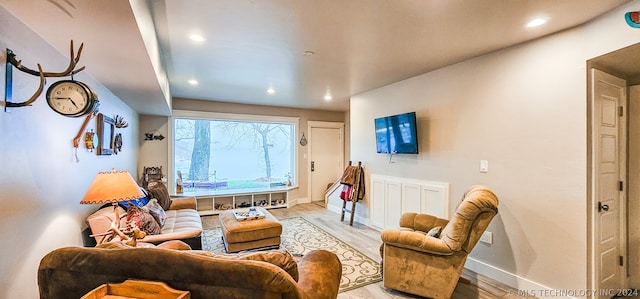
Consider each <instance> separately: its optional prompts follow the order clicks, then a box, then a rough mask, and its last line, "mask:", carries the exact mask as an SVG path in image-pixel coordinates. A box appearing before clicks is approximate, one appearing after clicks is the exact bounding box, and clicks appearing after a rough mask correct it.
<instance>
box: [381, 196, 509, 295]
mask: <svg viewBox="0 0 640 299" xmlns="http://www.w3.org/2000/svg"><path fill="white" fill-rule="evenodd" d="M497 213H498V197H497V196H496V195H495V194H494V193H493V192H492V191H491V190H490V189H489V188H487V187H485V186H480V185H478V186H473V187H471V188H469V189H468V190H467V192H465V194H464V196H463V200H462V202H461V203H460V205H459V206H458V208H457V209H456V213H455V215H454V216H453V217H451V219H450V220H446V219H441V218H437V217H434V216H431V215H427V214H416V213H405V214H403V215H402V217H401V218H400V228H399V229H386V230H383V231H382V234H381V238H382V242H383V247H382V248H381V253H382V257H383V270H382V273H383V280H384V287H386V288H391V289H395V290H399V291H403V292H407V293H410V294H415V295H420V296H424V297H429V298H436V299H441V298H450V297H451V294H452V293H453V291H454V289H455V287H456V285H457V283H458V279H459V278H460V275H461V274H462V269H463V268H464V263H465V261H466V260H467V255H468V254H469V253H470V252H471V250H472V249H473V247H474V246H475V245H476V244H477V243H478V241H479V240H480V236H482V233H483V232H484V231H485V229H486V228H487V226H489V223H490V222H491V220H492V219H493V217H494V216H495V215H496V214H497ZM436 232H438V233H437V234H436ZM432 234H433V235H434V236H431V235H432Z"/></svg>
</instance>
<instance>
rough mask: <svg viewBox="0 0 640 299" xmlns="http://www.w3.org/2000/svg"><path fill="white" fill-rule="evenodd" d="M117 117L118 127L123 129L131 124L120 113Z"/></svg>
mask: <svg viewBox="0 0 640 299" xmlns="http://www.w3.org/2000/svg"><path fill="white" fill-rule="evenodd" d="M115 119H116V128H118V129H122V128H126V127H128V126H129V124H128V123H127V122H126V121H124V117H122V116H120V115H116V117H115Z"/></svg>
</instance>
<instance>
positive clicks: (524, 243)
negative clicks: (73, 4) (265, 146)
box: [0, 1, 640, 298]
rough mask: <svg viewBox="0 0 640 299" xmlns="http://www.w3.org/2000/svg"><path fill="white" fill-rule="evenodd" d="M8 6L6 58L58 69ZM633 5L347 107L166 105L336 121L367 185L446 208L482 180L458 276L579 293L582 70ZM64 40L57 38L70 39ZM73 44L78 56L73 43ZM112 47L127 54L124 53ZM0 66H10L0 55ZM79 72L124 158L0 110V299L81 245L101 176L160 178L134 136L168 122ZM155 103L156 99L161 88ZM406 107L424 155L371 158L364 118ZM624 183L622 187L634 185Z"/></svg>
mask: <svg viewBox="0 0 640 299" xmlns="http://www.w3.org/2000/svg"><path fill="white" fill-rule="evenodd" d="M16 3H17V2H14V1H2V2H0V23H1V26H0V46H1V47H0V48H3V49H4V48H9V49H11V50H12V51H13V52H14V53H15V54H16V55H17V57H18V59H20V60H22V61H23V62H24V64H25V65H28V66H30V67H35V66H36V64H37V63H40V64H41V65H42V66H43V67H44V68H46V71H49V70H50V69H51V70H59V69H64V68H65V67H66V65H67V64H68V61H69V57H68V53H67V52H66V51H59V50H58V49H57V48H55V47H53V46H52V45H51V43H50V42H49V41H47V40H45V39H44V38H43V37H42V36H40V35H39V34H38V33H36V32H34V30H33V29H32V28H30V26H29V25H28V24H25V23H23V22H24V21H23V20H21V19H20V18H19V17H17V16H16V15H14V14H13V13H12V12H11V9H9V7H11V5H16ZM638 9H640V1H631V2H628V3H626V4H624V5H621V6H620V7H617V8H615V9H614V10H612V11H611V12H608V13H606V14H603V15H601V16H598V17H597V18H596V19H594V20H593V21H591V22H588V23H586V24H583V25H580V26H577V27H575V28H571V29H568V30H565V31H562V32H559V33H555V34H552V35H549V36H545V37H542V38H539V39H536V40H534V41H530V42H527V43H523V44H519V45H516V46H513V47H509V48H506V49H502V50H499V51H495V52H491V53H488V54H486V55H482V56H479V57H475V58H471V59H469V60H466V61H464V62H460V63H457V64H455V65H451V66H447V67H443V68H441V69H438V70H436V71H432V72H428V73H424V74H420V75H417V76H415V77H413V78H410V79H406V80H401V81H399V82H396V83H393V84H390V85H386V86H383V87H380V88H376V89H374V90H370V91H367V92H363V93H359V94H355V95H353V96H351V97H350V104H349V105H350V106H349V110H348V112H335V111H322V112H320V113H318V112H319V111H308V110H304V109H293V108H279V107H264V106H259V105H242V104H232V103H222V102H204V103H203V102H202V101H197V100H192V99H179V98H175V99H167V101H172V103H171V105H167V107H171V108H173V109H181V110H202V111H207V110H209V111H216V112H225V113H234V114H238V113H240V114H263V113H264V114H267V115H274V116H295V117H300V118H301V122H300V124H299V125H300V127H301V128H306V123H305V122H306V121H307V120H314V121H328V122H344V123H345V135H346V136H345V137H346V138H345V139H346V141H347V142H346V145H345V162H346V161H348V160H354V161H362V162H363V163H364V166H365V173H366V174H367V179H369V178H370V176H371V175H373V174H379V175H385V176H388V177H397V178H411V179H417V180H426V181H434V182H443V183H447V184H448V185H449V186H450V190H449V200H450V205H449V208H450V209H449V210H452V209H453V208H454V207H455V206H456V204H457V201H458V199H459V198H461V197H462V194H463V192H464V191H465V190H466V188H468V187H469V186H471V185H475V184H483V185H487V186H490V187H491V188H492V189H493V190H494V191H495V192H496V194H498V197H499V198H500V208H499V209H500V210H499V214H498V216H496V217H495V218H494V220H493V222H492V223H491V225H490V226H489V228H488V231H491V232H492V233H493V244H490V245H487V244H479V246H476V248H475V249H474V251H473V253H472V254H471V255H470V259H469V261H468V264H467V267H468V268H470V269H472V270H474V271H475V272H477V273H481V274H483V275H486V276H489V277H491V278H493V279H495V280H498V281H502V282H505V283H506V284H508V285H510V286H512V287H514V288H519V289H535V290H582V289H589V288H590V287H591V285H592V281H591V280H592V275H591V274H592V271H593V268H592V267H593V265H592V262H591V259H592V254H591V251H592V249H591V239H590V238H591V237H590V234H591V232H592V231H591V224H592V214H591V210H592V208H591V206H592V203H593V199H592V198H591V197H592V195H591V182H590V179H589V178H590V172H591V166H590V164H589V162H588V161H589V160H590V159H591V153H590V152H591V148H590V146H589V145H590V139H591V137H590V135H589V132H590V131H589V128H590V121H591V118H590V116H589V113H590V112H591V110H590V109H591V108H590V102H589V101H588V98H589V93H590V91H589V86H590V85H589V84H590V83H589V81H588V78H589V77H588V73H589V72H588V69H587V67H588V64H587V62H588V61H590V60H592V59H594V58H597V57H599V56H601V55H604V54H607V53H610V52H613V51H616V50H618V49H623V48H625V47H628V46H631V45H635V44H637V43H638V42H640V35H638V32H639V31H638V29H635V28H630V27H629V26H627V24H625V23H624V18H623V16H624V14H625V13H626V12H628V11H635V10H638ZM96 34H100V33H96ZM69 39H70V38H69V37H68V36H65V37H64V40H66V43H68V41H69ZM75 42H76V45H75V49H76V51H77V49H78V46H79V44H80V43H81V42H82V41H81V40H75ZM84 46H85V48H84V50H83V51H84V54H83V55H89V54H88V52H97V53H99V52H100V46H99V45H98V46H96V45H89V44H85V45H84ZM122 51H123V55H126V54H127V53H126V52H127V50H126V47H123V48H122ZM0 56H2V57H5V58H6V57H7V56H6V52H3V55H0ZM82 62H83V60H82V59H81V60H80V65H83V63H82ZM627 63H628V64H633V61H628V62H627ZM125 71H127V70H125ZM132 71H133V70H132ZM119 72H120V71H118V72H116V71H114V73H113V76H118V73H119ZM19 73H20V72H14V78H13V82H12V85H13V89H12V97H13V99H14V101H23V100H24V99H28V98H29V97H31V96H32V95H33V93H34V90H35V89H36V88H37V86H38V79H37V77H34V76H25V75H22V74H19ZM5 76H6V74H4V73H3V75H2V78H3V79H4V78H5ZM75 78H76V79H78V80H80V81H83V82H85V83H87V84H88V85H90V86H91V87H92V88H93V89H94V90H95V91H96V93H97V94H98V95H99V99H100V107H99V109H100V112H102V113H105V114H109V115H111V116H114V115H119V116H121V117H123V118H124V120H125V121H126V122H127V123H128V127H126V128H119V129H117V132H118V133H122V144H123V146H122V151H121V152H118V154H117V155H111V156H98V155H96V153H95V152H89V151H87V150H85V149H84V148H79V149H78V150H76V149H75V148H74V147H73V142H72V140H73V138H74V137H75V136H76V134H78V130H79V129H80V127H81V125H82V119H79V118H67V117H61V116H60V115H58V114H56V113H53V112H52V111H51V109H50V107H49V106H48V105H47V104H45V103H44V102H45V100H44V99H42V98H44V96H41V99H39V100H37V101H36V102H34V103H33V105H31V106H28V107H18V108H9V111H7V112H3V113H0V129H1V130H2V132H3V133H2V134H0V141H1V144H3V145H4V146H2V149H0V152H1V153H2V157H3V158H2V163H0V164H1V165H2V167H1V169H0V174H1V175H0V177H2V178H3V179H2V183H0V188H1V189H2V190H3V192H2V195H0V202H2V203H3V207H4V208H3V209H2V212H0V215H1V216H2V219H3V220H2V221H0V240H1V243H2V244H3V245H4V246H3V249H2V260H1V262H0V269H1V270H0V297H3V298H37V297H38V288H37V278H36V270H37V267H38V263H39V262H40V260H41V259H42V257H43V256H44V255H45V254H46V253H47V252H49V251H51V250H53V249H56V248H60V247H65V246H82V245H83V238H82V234H81V232H82V231H83V230H84V229H85V228H86V223H85V220H86V217H87V216H88V215H89V214H91V213H92V212H94V211H95V210H96V208H97V207H96V206H95V205H81V204H80V199H81V198H82V197H83V196H84V194H85V192H86V189H87V187H88V186H89V184H90V183H91V181H92V179H93V177H94V176H95V174H96V173H97V172H99V171H105V170H109V169H112V168H115V169H119V170H128V171H129V172H130V173H131V174H133V175H134V176H135V177H140V176H141V173H142V169H143V167H144V166H163V168H164V169H169V167H168V164H169V159H168V158H167V157H168V156H169V154H168V151H169V146H168V144H169V139H168V138H166V139H164V140H160V141H153V142H151V141H148V142H147V141H144V134H145V133H147V132H150V131H152V130H158V131H159V132H161V133H162V134H164V135H165V136H168V123H169V118H168V117H167V116H166V115H168V114H165V116H161V115H146V114H140V113H139V112H138V111H137V110H136V109H134V108H132V107H131V105H130V104H128V103H127V102H125V101H124V99H121V98H119V97H118V96H116V95H115V94H114V92H113V91H111V90H109V89H107V88H106V87H105V85H104V84H106V83H107V82H99V81H97V80H96V79H95V78H94V76H92V73H91V66H90V65H87V69H86V70H85V71H83V72H80V73H78V74H76V75H75ZM628 80H629V83H630V85H633V84H631V83H633V82H634V81H633V80H632V78H628ZM2 82H3V83H2V86H3V87H4V86H5V83H4V82H5V80H2ZM638 83H640V82H634V84H638ZM3 89H4V88H3ZM154 90H155V89H154ZM154 92H155V91H154ZM153 96H155V97H158V98H160V99H161V100H164V99H165V95H164V94H162V93H161V92H157V93H154V94H153ZM638 99H640V94H639V91H638V90H637V88H630V89H629V101H630V104H632V103H633V102H634V101H637V100H638ZM389 103H392V104H389ZM407 111H416V112H417V117H418V124H419V128H418V130H419V138H420V147H421V148H420V151H421V153H420V155H416V156H403V155H395V156H393V157H392V162H393V163H389V158H388V157H387V156H385V155H379V154H376V152H375V140H374V135H373V132H372V130H373V128H372V125H373V119H374V118H376V117H380V116H384V115H391V114H398V113H402V112H407ZM165 112H166V113H170V109H169V111H165ZM160 114H161V113H160ZM631 121H633V119H632V120H631ZM93 127H95V120H94V121H92V122H91V123H90V128H93ZM629 130H630V131H631V128H630V129H629ZM300 155H303V153H300ZM480 160H486V161H488V162H489V170H488V172H479V171H478V163H479V161H480ZM306 167H307V166H306V163H305V165H301V166H299V169H303V170H304V171H302V170H301V171H300V172H301V173H302V172H304V173H306ZM629 167H632V166H629ZM631 170H632V169H630V171H629V172H630V173H631V172H632V171H631ZM168 175H169V174H168ZM630 175H631V174H630ZM170 177H171V178H172V179H171V180H170V181H173V177H172V176H170ZM630 179H631V178H630ZM632 183H633V182H629V181H628V185H629V186H630V188H632V185H633V184H632ZM303 188H306V187H304V184H302V182H301V184H300V188H299V190H296V191H294V192H292V194H291V198H293V199H295V200H299V201H300V202H305V201H307V200H308V198H306V194H307V190H306V189H303ZM630 197H631V196H630ZM636 201H637V200H636ZM631 206H632V202H631V201H629V207H630V208H631ZM636 212H637V211H636ZM369 213H370V206H369V201H368V198H365V200H364V201H362V202H361V203H359V207H358V209H357V211H356V216H357V217H358V220H359V221H361V222H363V223H365V224H367V223H366V222H367V221H369V217H370V215H369ZM630 218H631V217H630ZM627 229H628V230H629V240H628V241H627V243H628V244H629V245H630V246H629V248H630V249H629V252H628V253H627V260H628V261H629V263H630V266H629V268H628V272H629V274H630V275H629V277H628V278H627V279H628V281H629V283H628V284H629V285H628V286H629V287H635V288H638V287H640V283H639V282H640V277H639V274H640V266H638V265H637V260H640V258H638V257H639V256H640V252H638V251H635V250H633V247H634V245H637V242H638V241H639V240H640V238H638V236H637V233H635V231H637V230H638V223H637V222H630V224H629V226H628V228H627ZM636 247H637V246H636Z"/></svg>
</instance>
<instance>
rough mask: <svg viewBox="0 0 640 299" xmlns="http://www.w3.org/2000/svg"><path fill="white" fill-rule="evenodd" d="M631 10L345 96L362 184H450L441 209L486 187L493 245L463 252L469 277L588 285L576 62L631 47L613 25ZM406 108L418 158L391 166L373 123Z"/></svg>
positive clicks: (637, 35)
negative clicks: (377, 178) (482, 167)
mask: <svg viewBox="0 0 640 299" xmlns="http://www.w3.org/2000/svg"><path fill="white" fill-rule="evenodd" d="M639 7H640V2H638V1H634V2H632V3H631V4H630V5H628V6H626V7H623V8H620V9H618V10H616V11H614V12H612V13H610V14H608V15H606V16H604V17H602V18H600V19H598V20H597V21H595V22H592V23H590V24H588V25H585V26H582V27H578V28H574V29H572V30H569V31H565V32H561V33H558V34H555V35H552V36H548V37H545V38H542V39H539V40H536V41H533V42H530V43H526V44H522V45H519V46H515V47H511V48H509V49H505V50H501V51H498V52H494V53H491V54H488V55H484V56H482V57H478V58H475V59H471V60H468V61H466V62H462V63H459V64H457V65H453V66H450V67H446V68H443V69H440V70H437V71H434V72H431V73H427V74H423V75H420V76H417V77H414V78H411V79H408V80H404V81H401V82H397V83H394V84H391V85H388V86H385V87H382V88H379V89H376V90H373V91H370V92H365V93H362V94H359V95H356V96H354V97H352V99H351V140H352V142H351V159H352V160H357V161H360V160H361V161H363V163H364V166H365V167H366V173H367V182H369V180H368V178H369V176H370V175H371V174H382V175H388V176H399V177H410V178H415V179H423V180H433V181H442V182H449V183H450V184H451V204H450V205H451V207H450V208H451V209H453V208H454V207H455V205H456V204H457V202H458V201H459V199H460V197H461V196H462V194H463V192H464V191H465V189H466V188H468V187H469V186H471V185H474V184H485V185H487V186H489V187H491V188H492V189H493V190H494V191H495V192H496V193H497V195H498V196H499V198H500V207H499V210H500V213H499V214H498V216H497V217H496V218H494V220H493V222H492V224H491V225H490V226H489V228H488V230H489V231H492V232H493V237H494V244H493V245H486V244H482V243H480V244H478V246H476V248H475V249H474V251H473V253H472V254H471V258H472V259H473V260H472V261H471V262H472V263H473V262H474V261H477V262H475V263H473V266H476V267H479V268H477V269H476V270H477V271H480V272H481V273H485V274H491V276H492V277H494V278H497V279H500V280H503V281H504V282H506V283H508V284H510V285H512V286H514V287H520V288H523V287H527V288H529V287H536V288H553V289H585V288H587V233H588V230H587V218H588V215H587V202H588V201H587V194H588V190H587V171H588V167H587V93H586V92H587V70H586V61H587V60H588V59H590V58H593V57H595V56H598V55H601V54H604V53H606V52H609V51H613V50H615V49H618V48H621V47H624V46H627V45H630V44H633V43H636V42H639V41H640V31H639V30H638V29H632V28H630V27H628V26H626V24H624V19H623V15H624V12H626V11H630V10H637V9H638V8H639ZM409 111H416V112H417V116H418V131H419V132H418V134H419V142H420V154H419V155H397V156H394V157H393V161H394V162H396V163H392V164H390V163H388V157H387V156H384V155H378V154H376V152H375V140H374V124H373V119H374V118H376V117H380V116H385V115H391V114H397V113H402V112H409ZM480 160H488V161H489V172H488V173H480V172H479V161H480ZM362 204H363V205H364V208H359V209H358V213H359V215H360V216H362V217H365V218H367V217H368V204H369V202H368V201H367V200H365V201H364V202H362ZM478 262H479V263H478Z"/></svg>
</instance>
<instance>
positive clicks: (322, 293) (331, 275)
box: [38, 247, 342, 299]
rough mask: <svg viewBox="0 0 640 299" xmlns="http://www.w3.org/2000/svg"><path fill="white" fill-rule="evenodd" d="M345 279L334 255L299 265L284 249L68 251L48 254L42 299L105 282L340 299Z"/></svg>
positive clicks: (62, 297) (58, 298)
mask: <svg viewBox="0 0 640 299" xmlns="http://www.w3.org/2000/svg"><path fill="white" fill-rule="evenodd" d="M341 275H342V265H341V263H340V260H339V259H338V257H337V256H336V255H335V254H334V253H331V252H329V251H325V250H316V251H312V252H309V253H307V254H306V255H305V256H304V257H302V259H301V260H300V261H299V262H298V263H296V262H295V261H293V258H292V257H291V255H290V254H289V253H288V252H287V251H284V250H280V251H274V252H264V253H262V252H259V253H252V254H249V255H247V256H243V257H227V256H220V255H214V254H211V253H208V252H203V251H192V250H186V251H183V250H172V249H163V248H118V249H104V248H82V247H67V248H60V249H56V250H54V251H52V252H50V253H48V254H47V255H46V256H45V257H44V258H42V260H41V262H40V266H39V268H38V287H39V290H40V298H41V299H67V298H80V297H82V296H83V295H84V294H86V293H88V292H89V291H91V290H92V289H94V288H96V287H98V286H100V285H102V284H105V283H121V282H123V281H125V280H127V279H135V280H149V281H157V282H163V283H165V284H167V285H168V286H169V287H171V288H174V289H176V290H182V291H189V292H190V293H191V298H192V299H199V298H220V299H224V298H234V299H241V298H247V299H249V298H251V299H255V298H307V299H312V298H313V299H323V298H327V299H328V298H336V297H337V294H338V288H339V285H340V278H341Z"/></svg>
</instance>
